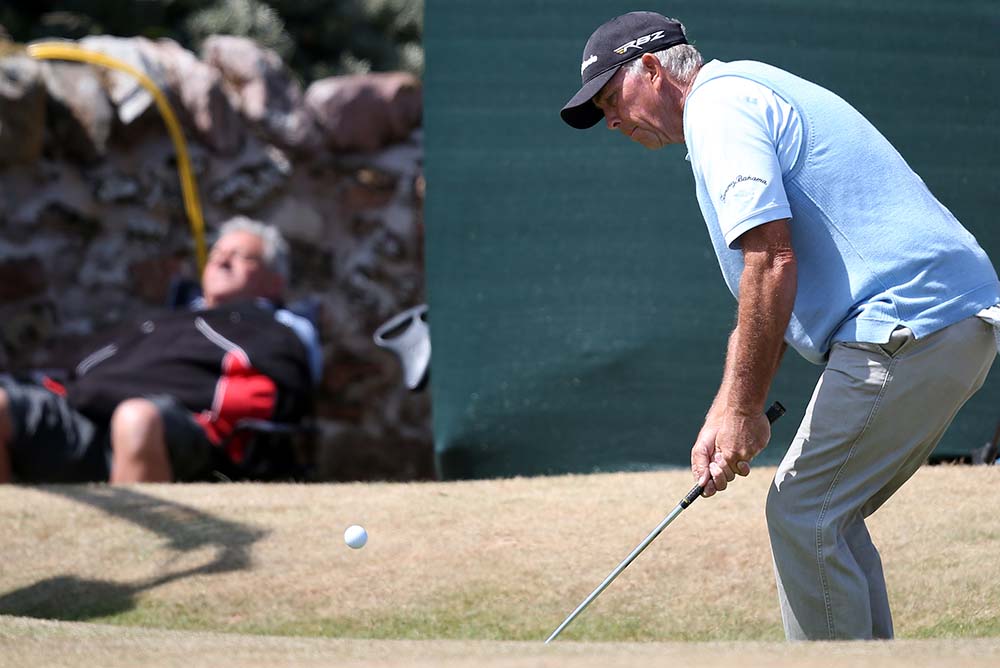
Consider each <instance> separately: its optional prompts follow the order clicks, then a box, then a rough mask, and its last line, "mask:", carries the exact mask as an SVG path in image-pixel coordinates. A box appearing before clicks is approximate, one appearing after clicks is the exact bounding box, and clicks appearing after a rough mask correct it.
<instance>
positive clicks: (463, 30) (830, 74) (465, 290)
mask: <svg viewBox="0 0 1000 668" xmlns="http://www.w3.org/2000/svg"><path fill="white" fill-rule="evenodd" d="M635 9H651V10H654V11H659V12H661V13H663V14H666V15H668V16H675V17H677V18H679V19H681V20H682V21H683V22H684V23H685V25H686V26H687V29H688V35H689V38H691V39H692V41H693V42H694V43H695V44H696V45H697V46H698V47H699V48H700V49H701V51H702V53H703V55H704V56H705V57H706V60H709V59H713V58H715V59H720V60H737V59H755V60H762V61H765V62H768V63H771V64H774V65H777V66H779V67H782V68H785V69H787V70H790V71H791V72H794V73H796V74H798V75H800V76H803V77H805V78H807V79H811V80H813V81H815V82H817V83H819V84H821V85H823V86H825V87H827V88H830V89H831V90H833V91H835V92H836V93H838V94H840V95H841V96H842V97H844V98H846V99H847V100H848V101H849V102H851V103H852V104H854V106H855V107H857V108H858V109H859V110H860V111H861V112H862V113H863V114H865V115H866V116H867V117H868V118H869V119H870V120H871V121H872V122H873V123H874V124H875V126H876V127H878V128H879V129H880V130H881V131H882V132H883V133H884V134H885V135H886V136H887V137H888V138H889V139H890V141H892V142H893V143H894V144H895V146H896V147H897V148H898V149H899V151H900V152H901V153H902V155H903V156H904V157H905V158H906V159H907V160H908V161H909V163H910V165H911V166H912V167H913V168H914V169H915V171H916V172H917V173H918V174H920V175H921V176H922V177H923V179H924V181H926V183H927V184H928V186H929V187H930V188H931V190H932V191H933V192H934V193H935V194H936V195H937V196H938V198H939V199H941V200H942V201H943V202H944V203H945V205H946V206H948V207H949V208H951V210H952V211H953V212H954V213H955V214H956V216H957V217H958V218H959V220H961V221H962V222H963V223H964V224H965V225H966V227H968V228H969V229H970V230H971V231H972V232H973V234H975V235H976V236H977V237H978V238H979V240H980V242H981V243H982V244H983V246H984V247H985V248H986V250H987V252H988V253H990V255H991V257H992V258H993V259H994V261H995V262H996V261H1000V224H998V223H1000V220H998V211H1000V166H998V165H1000V109H998V102H1000V100H998V91H1000V39H998V36H1000V3H998V2H996V0H983V1H973V0H968V1H957V2H939V1H935V2H931V1H928V0H867V1H864V2H862V1H860V0H853V1H844V0H830V1H827V2H813V1H807V0H770V1H767V2H748V1H746V0H726V1H713V2H704V1H702V2H695V1H691V0H687V1H684V2H672V3H662V2H653V3H648V4H646V5H641V4H640V5H638V6H637V5H636V4H635V3H633V2H628V3H625V2H608V1H606V0H602V1H596V0H534V1H531V0H505V1H504V2H476V1H472V0H427V3H426V19H425V49H426V51H425V53H426V74H425V131H426V151H427V153H426V175H427V183H428V187H427V205H426V227H427V230H426V242H427V280H428V286H427V288H428V297H429V302H430V323H431V332H432V341H433V361H432V369H433V372H432V375H431V391H432V393H433V398H434V434H435V436H434V437H435V450H436V453H437V458H438V465H439V469H440V472H441V474H442V476H443V477H444V478H446V479H447V478H477V477H498V476H511V475H533V474H545V473H562V472H589V471H595V470H634V469H644V468H650V467H660V466H668V465H672V466H684V465H686V464H687V462H688V459H689V452H690V445H691V443H692V442H693V439H694V437H695V435H696V434H697V431H698V428H699V427H700V425H701V418H702V416H703V415H704V412H705V411H706V409H707V408H708V405H709V403H710V402H711V400H712V397H713V396H714V393H715V390H716V387H717V382H718V379H719V375H720V372H721V367H722V361H723V355H724V350H725V343H726V338H727V335H728V333H729V330H730V329H731V327H732V324H733V320H734V315H735V301H734V300H733V298H732V296H731V295H730V294H729V292H728V291H727V290H726V287H725V284H724V283H723V280H722V276H721V274H720V271H719V267H718V264H717V263H716V260H715V256H714V254H713V253H712V249H711V245H710V243H709V238H708V233H707V231H706V230H705V226H704V222H703V221H702V219H701V215H700V213H699V211H698V206H697V202H696V201H695V196H694V185H693V179H692V176H691V171H690V167H689V164H688V163H687V162H686V161H685V160H684V157H685V154H686V153H685V149H684V147H683V146H671V147H667V148H665V149H662V150H660V151H648V150H646V149H644V148H642V147H641V146H639V145H638V144H634V143H632V142H629V141H628V140H626V139H625V138H623V137H622V136H620V135H618V134H616V133H612V132H609V131H607V130H606V129H604V128H603V127H602V126H598V127H597V128H595V129H592V130H589V131H575V130H571V129H570V128H568V127H567V126H566V125H564V124H563V123H562V121H561V120H560V119H559V115H558V111H559V109H560V107H561V106H562V104H563V103H564V102H565V101H566V100H567V99H568V98H569V97H570V96H571V95H572V94H573V93H574V92H575V91H576V90H577V88H578V87H579V72H580V58H581V51H582V49H583V44H584V42H585V41H586V39H587V36H588V35H589V34H590V32H591V31H592V30H593V29H594V28H595V27H596V26H597V25H599V24H600V23H602V22H603V21H605V20H607V19H609V18H611V17H613V16H615V15H617V14H621V13H624V12H627V11H632V10H635ZM919 222H920V221H912V224H914V225H918V224H919ZM820 371H821V368H820V367H818V366H814V365H811V364H809V363H807V362H805V361H804V360H802V359H801V358H799V357H798V356H797V354H795V353H794V351H792V350H789V351H788V353H787V354H786V355H785V361H784V363H783V365H782V368H781V370H780V371H779V375H778V378H777V380H776V382H775V384H774V386H773V388H772V391H771V396H772V398H776V399H779V400H781V401H782V402H783V403H784V404H785V405H786V406H787V407H788V415H787V416H786V417H785V418H784V419H783V420H782V421H780V422H779V423H778V424H777V425H776V426H775V430H774V437H773V439H772V441H771V444H770V446H769V447H768V448H767V450H765V451H764V453H762V455H761V456H760V457H759V459H758V461H759V462H763V463H770V464H773V463H776V462H777V461H778V460H779V459H780V457H781V455H782V454H783V453H784V450H785V448H786V447H787V445H788V443H789V441H790V440H791V437H792V435H793V434H794V431H795V428H796V427H797V425H798V422H799V420H800V419H801V417H802V413H803V411H804V409H805V406H806V404H807V403H808V400H809V397H810V394H811V392H812V388H813V385H814V383H815V381H816V379H817V377H818V375H819V373H820ZM998 418H1000V371H997V370H994V372H993V376H992V377H991V378H990V379H989V380H987V384H986V387H985V388H984V389H983V391H981V392H980V393H979V395H977V396H976V397H975V398H974V399H973V400H972V401H971V402H970V403H969V404H968V405H967V406H966V407H965V409H964V410H963V411H962V413H961V414H960V415H959V417H958V419H957V420H956V422H955V424H954V425H953V426H952V429H951V430H950V431H949V433H948V434H947V436H946V437H945V440H944V441H943V442H942V444H941V445H940V446H939V449H938V453H939V454H949V453H956V452H964V451H967V450H969V449H971V448H972V447H974V446H978V445H981V444H982V443H984V442H985V441H986V440H988V439H989V438H990V436H992V433H993V430H994V427H995V426H996V424H997V420H998Z"/></svg>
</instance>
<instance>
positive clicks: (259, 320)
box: [0, 217, 320, 483]
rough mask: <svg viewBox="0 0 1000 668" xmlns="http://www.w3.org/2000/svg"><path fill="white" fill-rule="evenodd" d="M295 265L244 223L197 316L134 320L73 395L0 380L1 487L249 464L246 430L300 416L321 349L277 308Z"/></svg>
mask: <svg viewBox="0 0 1000 668" xmlns="http://www.w3.org/2000/svg"><path fill="white" fill-rule="evenodd" d="M288 266H289V258H288V245H287V243H286V242H285V240H284V239H283V238H282V237H281V235H280V233H279V232H278V230H277V229H275V228H273V227H270V226H268V225H264V224H262V223H258V222H256V221H252V220H250V219H247V218H242V217H241V218H235V219H233V220H231V221H229V222H227V223H226V224H225V225H223V226H222V229H221V230H220V233H219V238H218V241H217V242H216V243H215V245H214V246H213V248H212V250H211V253H210V254H209V256H208V262H207V263H206V265H205V271H204V273H203V275H202V292H203V295H204V296H203V297H202V298H201V299H200V300H198V302H196V303H195V304H193V305H192V309H191V310H175V311H170V312H167V313H164V314H162V315H160V316H158V317H151V318H144V319H141V320H139V321H137V322H133V323H129V324H128V325H127V326H125V327H123V328H121V329H120V330H119V331H118V332H117V334H116V335H115V336H112V337H111V338H109V339H108V342H107V345H105V346H103V347H101V348H99V349H98V350H96V351H94V352H92V353H91V354H90V355H88V356H87V357H85V358H84V359H83V360H82V361H81V362H80V363H79V364H78V365H77V367H76V369H75V370H74V373H73V374H72V376H71V378H70V379H69V381H68V382H66V383H65V384H58V383H55V382H53V381H50V380H48V379H46V381H45V383H44V384H43V385H44V386H37V385H32V384H24V383H17V382H13V381H11V380H9V379H0V482H9V481H10V480H11V479H12V477H13V478H15V479H16V480H18V481H19V482H85V481H102V480H104V481H106V480H110V481H111V482H112V483H125V482H143V481H145V482H169V481H171V480H180V481H183V480H203V479H206V478H208V477H209V475H210V474H211V472H212V471H213V470H216V469H217V467H218V463H219V462H220V461H222V462H231V463H235V464H237V465H238V464H239V463H240V462H241V461H242V460H243V457H244V450H245V447H246V446H245V440H243V439H242V438H240V436H239V435H237V436H236V437H233V438H230V437H231V436H232V434H233V431H234V428H235V426H236V423H237V422H238V421H239V420H241V419H244V418H257V419H265V420H278V421H282V422H294V421H296V420H298V419H299V418H301V417H302V416H303V414H304V413H305V412H306V411H307V410H308V406H309V404H310V400H311V393H312V389H313V386H314V384H315V383H316V382H317V381H318V378H319V374H320V352H319V342H318V337H317V335H316V331H315V329H314V328H313V327H312V325H311V324H310V323H309V321H308V320H306V319H305V318H301V317H299V316H296V315H294V314H292V313H291V312H289V311H286V310H283V309H281V308H279V307H278V305H279V304H280V300H281V295H282V293H283V291H284V288H285V285H286V284H287V282H288V273H289V269H288ZM223 445H224V447H222V446H223Z"/></svg>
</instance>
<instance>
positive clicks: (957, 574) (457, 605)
mask: <svg viewBox="0 0 1000 668" xmlns="http://www.w3.org/2000/svg"><path fill="white" fill-rule="evenodd" d="M771 475H773V469H770V470H769V469H763V468H762V469H755V470H754V472H753V473H752V475H751V476H750V478H748V479H745V480H743V479H741V480H739V481H738V482H737V483H736V484H735V485H734V486H733V487H731V488H730V489H729V490H727V491H726V492H724V493H722V494H720V495H718V496H716V497H714V498H712V499H701V500H699V501H698V502H696V503H695V504H694V505H693V506H692V507H691V508H690V509H688V510H687V511H685V512H684V513H683V514H681V516H680V517H679V518H678V519H677V520H676V521H675V522H674V523H673V524H672V525H671V526H670V527H669V528H668V529H667V530H666V531H665V532H664V533H663V534H662V535H661V536H660V537H659V538H658V539H657V540H656V541H655V542H653V543H652V545H650V547H649V548H647V550H646V551H645V552H644V553H643V554H642V555H641V556H640V557H639V558H638V559H637V560H636V561H635V562H634V563H633V564H632V565H631V566H630V567H629V568H628V569H627V570H626V571H625V572H624V573H623V574H622V575H621V576H620V577H619V578H618V579H617V580H616V581H615V582H614V584H612V585H611V586H610V587H609V588H608V589H607V590H606V591H605V592H604V593H603V594H602V595H601V596H600V597H599V598H598V599H597V600H595V601H594V603H593V604H592V605H591V606H590V607H589V608H588V609H587V610H586V611H584V612H583V613H582V614H581V615H580V617H578V618H577V619H576V620H575V621H574V622H573V623H572V624H571V625H570V626H569V627H568V628H567V629H566V631H565V632H564V633H563V634H562V635H561V636H560V638H559V640H557V641H555V643H553V645H551V646H549V647H548V648H546V649H545V650H543V649H541V648H540V645H541V641H542V640H544V638H545V637H547V636H548V634H549V633H551V632H552V630H553V629H554V628H555V627H556V626H557V625H558V624H559V622H561V621H562V620H563V619H564V618H565V617H566V615H568V614H569V613H570V612H571V611H572V610H573V609H574V608H575V607H576V606H577V604H579V603H580V601H582V600H583V598H584V597H585V596H586V595H587V594H589V593H590V592H591V591H592V590H593V589H594V588H595V587H596V586H597V585H598V584H599V583H600V582H601V581H602V580H603V579H604V577H605V576H607V574H608V573H609V572H610V571H611V569H612V568H613V567H614V566H615V565H617V564H618V563H619V562H620V561H621V560H622V559H623V558H624V557H625V556H626V555H627V554H628V553H629V552H630V551H631V550H632V549H633V548H634V547H635V546H636V545H637V544H638V543H639V542H640V541H641V540H642V539H643V538H644V537H645V536H646V534H647V533H648V532H649V531H650V530H652V528H653V527H655V526H656V525H657V524H658V523H659V521H660V520H661V519H662V518H663V516H664V515H665V514H666V513H667V512H669V510H670V509H671V508H672V507H673V506H674V505H675V504H676V502H677V501H678V500H679V498H680V497H681V496H682V495H683V494H684V493H685V492H686V491H687V489H688V488H689V487H690V485H691V481H690V477H689V474H688V473H686V472H683V471H662V472H650V473H627V474H626V473H619V474H595V475H587V476H560V477H553V478H531V479H510V480H493V481H472V482H458V483H415V484H399V483H395V484H390V483H385V484H358V483H355V484H337V485H141V486H135V487H130V488H112V487H107V486H55V487H3V488H0V531H2V532H3V557H2V560H0V615H4V616H0V664H4V665H60V664H59V663H58V662H57V661H55V658H57V656H56V655H57V654H58V652H57V650H52V651H53V652H56V654H53V655H51V656H50V655H49V654H47V653H46V652H48V650H46V649H45V648H48V647H52V648H58V647H60V646H63V645H64V646H65V647H66V651H70V649H69V648H71V647H73V646H76V645H79V647H80V648H81V650H80V651H85V650H86V648H87V647H91V648H93V651H94V652H97V653H96V654H92V655H89V656H88V658H87V659H86V660H80V661H76V662H75V663H77V664H81V663H93V664H95V665H96V664H103V665H118V663H116V661H118V659H117V658H116V657H117V656H118V655H117V654H115V651H117V650H114V651H112V650H109V652H111V653H110V654H109V655H108V656H106V657H102V656H100V651H99V649H100V647H107V646H108V645H109V644H112V645H114V647H119V648H120V649H121V652H122V653H123V654H122V656H123V657H124V658H122V659H121V661H120V663H121V665H127V664H129V663H130V662H129V661H128V658H129V656H131V658H132V659H133V661H132V662H131V664H132V665H135V664H139V663H141V664H146V663H148V662H147V661H146V660H145V658H139V657H137V655H135V653H140V654H141V653H143V652H147V651H148V652H152V651H153V646H154V645H158V644H163V643H167V644H169V645H170V646H171V647H175V646H176V647H184V646H185V644H186V643H191V644H193V645H197V646H198V648H199V649H197V651H198V652H199V653H200V652H203V651H207V650H203V646H204V647H209V646H213V645H214V644H218V645H219V646H220V647H226V646H227V644H232V645H234V646H242V645H244V644H246V645H247V646H256V645H254V643H261V644H262V646H265V647H270V646H271V645H275V646H282V647H285V644H287V648H286V649H285V650H281V651H287V652H290V653H291V654H290V656H299V657H300V658H301V659H302V660H301V661H291V663H292V664H298V665H303V664H304V663H305V664H308V661H311V660H312V659H309V657H310V656H312V655H311V654H310V652H313V651H314V650H315V651H317V652H320V653H321V654H323V655H324V656H327V657H330V656H341V658H343V659H345V660H348V659H349V660H351V661H359V662H362V663H364V662H368V663H366V665H383V664H384V665H397V664H394V663H391V661H392V660H394V659H393V657H392V656H390V655H393V654H394V653H395V652H396V651H397V650H398V648H400V647H405V648H422V649H419V650H416V649H414V650H413V651H414V652H416V654H412V655H409V658H410V659H412V660H413V661H410V662H409V663H400V664H398V665H417V664H415V663H414V661H416V662H419V661H424V660H425V659H426V661H427V662H428V665H432V664H435V663H438V664H439V663H440V661H438V659H440V660H441V661H443V660H445V659H448V660H451V658H454V659H455V660H456V661H458V660H459V659H460V657H461V656H463V652H465V653H469V652H471V653H472V654H473V655H477V656H481V657H482V659H483V660H482V661H479V660H477V661H476V663H477V664H482V663H486V658H487V657H494V658H496V659H497V660H498V661H500V660H501V659H503V661H507V660H508V659H509V660H510V661H512V662H513V663H509V664H508V663H502V662H501V663H498V664H497V665H522V664H521V663H518V662H522V663H524V665H528V664H530V665H549V664H548V661H549V659H553V660H555V657H556V656H558V657H560V661H561V660H562V659H566V660H570V659H571V663H569V664H565V665H618V664H615V663H614V662H613V661H612V659H613V658H614V657H615V656H618V655H619V654H622V653H624V654H628V653H629V652H633V651H634V652H639V653H640V654H641V655H643V656H647V653H649V654H648V655H649V656H653V655H656V656H659V655H661V654H662V655H663V656H674V658H677V659H678V660H681V655H683V653H684V651H687V650H685V649H684V648H685V647H687V645H684V644H683V643H681V644H672V643H677V642H679V641H685V642H691V641H694V642H697V643H699V644H692V645H690V647H703V646H704V645H702V643H711V642H714V643H722V644H721V645H718V646H716V645H707V646H705V647H715V648H716V649H718V651H719V652H722V654H725V653H727V652H742V653H746V652H750V653H751V654H753V652H758V653H762V654H761V657H762V658H761V660H762V661H764V660H767V661H770V663H766V664H761V665H783V664H781V663H780V662H781V661H784V660H785V659H784V658H782V657H793V656H794V657H797V659H796V661H798V660H799V659H801V660H807V659H808V661H812V659H811V658H809V657H807V656H805V655H797V654H795V652H798V651H804V650H799V649H792V647H794V646H789V645H786V644H784V643H783V642H779V641H780V640H781V639H782V638H783V634H782V632H781V623H780V617H779V615H778V609H777V603H776V593H775V587H774V581H773V575H772V570H771V560H770V551H769V548H768V544H767V532H766V529H765V526H764V512H763V505H764V498H765V495H766V490H767V485H768V483H769V481H770V477H771ZM998 482H1000V469H996V468H993V467H975V468H974V467H937V468H928V467H925V468H923V469H921V470H920V471H919V472H918V473H917V475H916V476H915V477H914V479H913V480H912V481H911V482H910V483H909V484H908V485H907V486H905V487H904V488H903V489H902V490H901V491H900V492H899V493H898V494H897V495H896V496H895V497H893V498H892V499H891V500H890V501H889V502H888V503H887V504H886V505H885V507H883V508H882V509H881V510H880V511H879V512H878V513H877V514H876V515H875V516H873V517H872V518H871V519H870V521H869V524H870V527H871V533H872V536H873V538H874V540H875V542H876V544H877V545H878V547H879V549H880V550H881V552H882V556H883V562H884V565H885V570H886V576H887V580H888V584H889V595H890V600H891V602H892V605H893V611H894V615H895V621H896V631H897V635H898V636H899V637H900V638H904V639H913V640H914V642H909V643H902V642H897V643H894V644H889V645H888V647H892V648H895V649H892V650H891V651H889V650H885V651H883V650H881V649H879V650H874V649H872V650H871V651H873V652H875V653H876V655H877V656H880V657H882V658H880V659H879V660H878V662H877V663H874V664H871V665H901V666H902V665H904V663H903V662H900V663H898V664H896V663H895V661H896V660H897V657H905V656H910V655H912V656H911V660H908V661H906V662H905V664H906V665H907V666H917V665H935V664H933V663H929V664H924V663H920V662H919V661H921V660H922V658H921V657H924V658H933V657H935V656H938V657H939V658H940V656H942V654H939V652H940V653H943V655H953V656H956V657H959V656H964V655H965V653H964V651H963V650H962V648H965V647H975V648H977V652H978V653H979V654H978V655H976V654H975V653H973V654H970V655H969V657H968V660H969V661H972V663H968V664H961V663H952V662H950V661H949V665H977V666H978V665H994V666H995V665H1000V654H998V652H1000V641H998V640H996V639H997V638H1000V565H998V564H1000V559H998V552H1000V551H998V548H1000V516H998V513H997V508H1000V487H998V485H997V483H998ZM350 524H361V525H362V526H364V527H366V528H367V530H368V532H369V535H370V539H369V542H368V545H367V546H366V547H365V548H363V549H361V550H351V549H349V548H348V547H347V546H345V545H344V543H343V531H344V529H345V528H346V527H347V526H349V525H350ZM42 620H59V621H61V622H63V623H54V622H52V621H42ZM71 622H89V624H78V623H71ZM164 630H172V631H174V632H178V631H183V632H186V633H174V634H172V635H171V634H168V635H162V634H164V633H167V631H164ZM292 636H297V637H292ZM307 636H318V637H319V638H309V637H307ZM973 638H979V639H981V640H977V641H975V642H967V641H965V640H961V639H973ZM158 639H159V640H158ZM164 639H167V640H164ZM220 639H221V640H220ZM407 640H412V641H421V642H416V643H411V644H405V643H404V644H402V645H401V644H399V641H407ZM918 640H919V641H918ZM112 641H114V642H113V643H112ZM443 641H452V642H443ZM511 641H521V642H511ZM572 641H586V642H584V643H574V642H572ZM598 643H599V644H598ZM605 643H630V644H628V645H625V647H627V648H629V649H628V651H625V650H622V649H620V648H619V646H618V645H608V644H605ZM536 645H538V646H539V647H536ZM555 646H559V648H557V649H555V650H554V651H556V652H558V654H548V653H546V651H549V650H552V648H553V647H555ZM562 646H565V647H566V648H567V649H562V648H561V647H562ZM856 646H858V645H856V644H845V645H843V647H856ZM860 646H862V647H872V648H877V647H885V646H886V645H885V644H878V643H876V644H872V643H869V644H863V645H860ZM809 647H816V645H809ZM837 647H841V645H837ZM143 648H145V649H143ZM317 648H319V649H317ZM351 648H355V649H357V648H360V649H357V651H356V652H355V650H354V649H351ZM393 648H395V649H393ZM573 648H583V649H573ZM587 648H591V649H592V650H593V651H591V650H590V649H587ZM87 651H89V650H87ZM192 651H195V650H194V649H192ZM219 651H220V652H222V655H225V654H226V652H225V650H219ZM261 651H262V652H264V654H262V655H261V656H264V655H266V651H264V650H261ZM276 651H277V650H276ZM406 651H408V652H409V651H410V650H409V649H407V650H406ZM705 651H707V650H704V649H703V650H698V652H699V653H704V652H705ZM712 651H715V650H712ZM838 651H839V650H838ZM845 651H846V650H845ZM865 651H869V650H865ZM330 652H333V654H330ZM343 652H346V653H345V654H340V653H343ZM130 653H131V654H130ZM366 653H367V654H366ZM880 653H881V654H880ZM15 655H16V656H18V657H20V659H21V660H19V661H16V662H13V663H11V661H13V659H11V658H10V657H14V656H15ZM230 655H232V656H235V655H233V654H232V652H230ZM278 655H280V652H278V653H277V654H275V656H278ZM143 656H145V655H143ZM178 656H179V655H178ZM220 656H221V655H220ZM598 656H600V657H603V658H604V659H605V660H604V661H597V660H596V658H595V657H598ZM809 656H812V655H811V654H810V655H809ZM832 656H833V655H832V654H831V653H830V652H826V653H823V652H817V653H816V654H815V659H816V660H817V661H820V662H822V661H823V660H826V659H830V658H831V657H832ZM977 656H978V657H979V658H977ZM32 657H34V659H37V660H34V659H32ZM504 657H506V658H504ZM78 658H81V657H78ZM704 658H706V657H705V656H701V657H694V656H688V657H687V658H685V659H683V660H687V661H696V660H697V661H699V662H701V660H702V659H704ZM890 658H891V659H892V661H893V663H884V661H883V659H885V660H889V659H890ZM980 658H986V659H991V660H990V661H987V662H985V663H977V661H979V659H980ZM28 659H31V660H28ZM173 660H174V659H169V657H168V658H166V659H164V660H163V661H161V662H160V663H157V664H155V665H177V664H179V663H182V661H181V660H180V659H178V660H177V661H176V663H170V661H173ZM772 660H773V661H777V662H778V663H777V664H775V663H773V661H772ZM788 660H789V661H792V658H788ZM26 661H27V662H26ZM808 661H807V663H805V664H804V663H801V662H796V663H794V665H836V664H835V663H828V664H824V663H815V664H812V663H808ZM317 662H320V663H321V661H320V660H319V659H317ZM372 662H374V663H372ZM525 662H526V663H525ZM183 663H185V665H190V664H188V663H187V662H183ZM265 663H268V662H265ZM269 663H271V664H274V663H275V662H274V661H272V662H269ZM744 663H745V662H744ZM248 665H253V664H248ZM280 665H285V664H280ZM490 665H492V664H490ZM552 665H557V664H555V663H554V664H552ZM558 665H564V664H563V663H558ZM621 665H628V663H627V662H625V663H622V664H621ZM711 665H714V664H711ZM788 665H793V663H789V664H788ZM840 665H843V664H840ZM852 665H866V664H853V663H852Z"/></svg>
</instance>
